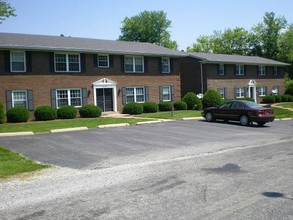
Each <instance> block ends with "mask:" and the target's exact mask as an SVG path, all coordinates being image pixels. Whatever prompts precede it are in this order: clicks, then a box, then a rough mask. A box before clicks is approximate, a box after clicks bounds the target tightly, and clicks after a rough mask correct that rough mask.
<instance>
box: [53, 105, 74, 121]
mask: <svg viewBox="0 0 293 220" xmlns="http://www.w3.org/2000/svg"><path fill="white" fill-rule="evenodd" d="M76 114H77V110H76V108H75V107H74V106H70V105H63V106H61V107H60V108H59V109H58V110H57V118H59V119H73V118H76Z"/></svg>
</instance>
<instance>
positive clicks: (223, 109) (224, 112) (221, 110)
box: [214, 102, 231, 119]
mask: <svg viewBox="0 0 293 220" xmlns="http://www.w3.org/2000/svg"><path fill="white" fill-rule="evenodd" d="M230 111H231V102H225V103H223V104H222V105H220V106H219V107H218V108H217V109H216V110H215V112H214V117H215V118H217V119H227V118H229V114H230Z"/></svg>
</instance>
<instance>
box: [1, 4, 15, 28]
mask: <svg viewBox="0 0 293 220" xmlns="http://www.w3.org/2000/svg"><path fill="white" fill-rule="evenodd" d="M10 16H16V14H15V8H13V7H12V6H11V5H10V4H9V3H8V2H7V1H5V0H0V24H1V23H2V22H3V21H4V20H5V19H6V18H8V17H10Z"/></svg>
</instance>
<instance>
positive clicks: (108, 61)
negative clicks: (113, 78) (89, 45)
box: [97, 54, 110, 68]
mask: <svg viewBox="0 0 293 220" xmlns="http://www.w3.org/2000/svg"><path fill="white" fill-rule="evenodd" d="M99 56H104V57H107V66H100V63H99ZM97 63H98V67H99V68H109V67H110V59H109V54H98V55H97Z"/></svg>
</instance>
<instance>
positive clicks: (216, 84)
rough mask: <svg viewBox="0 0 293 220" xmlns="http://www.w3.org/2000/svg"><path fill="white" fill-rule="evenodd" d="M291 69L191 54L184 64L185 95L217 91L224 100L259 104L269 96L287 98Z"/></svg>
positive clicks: (262, 61)
mask: <svg viewBox="0 0 293 220" xmlns="http://www.w3.org/2000/svg"><path fill="white" fill-rule="evenodd" d="M287 65H289V64H286V63H282V62H278V61H275V60H271V59H266V58H262V57H256V56H241V55H225V54H210V53H189V57H188V58H186V59H184V60H183V61H182V63H181V72H182V74H181V92H182V94H185V93H187V92H189V91H193V92H195V93H204V92H205V91H206V90H207V89H213V90H216V91H218V92H219V93H220V94H221V96H222V97H223V98H228V99H234V98H244V97H251V98H254V100H256V101H258V102H259V101H261V99H262V97H263V96H265V95H271V94H284V91H285V85H284V74H285V67H286V66H287Z"/></svg>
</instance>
